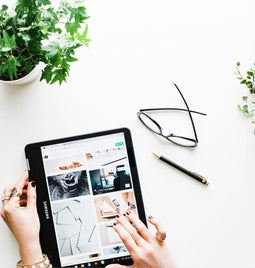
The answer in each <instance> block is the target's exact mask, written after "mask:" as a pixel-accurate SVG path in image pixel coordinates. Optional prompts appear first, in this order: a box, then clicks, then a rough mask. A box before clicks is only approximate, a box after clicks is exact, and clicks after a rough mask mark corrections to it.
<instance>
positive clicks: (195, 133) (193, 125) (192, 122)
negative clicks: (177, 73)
mask: <svg viewBox="0 0 255 268" xmlns="http://www.w3.org/2000/svg"><path fill="white" fill-rule="evenodd" d="M173 84H174V86H175V87H176V89H177V90H178V92H179V93H180V95H181V97H182V99H183V101H184V103H185V105H186V107H187V110H188V113H189V117H190V120H191V124H192V127H193V130H194V135H195V139H196V142H198V138H197V132H196V128H195V124H194V121H193V118H192V115H191V112H190V109H189V106H188V103H187V102H186V100H185V98H184V96H183V95H182V93H181V90H180V89H179V88H178V86H177V85H176V84H175V83H173Z"/></svg>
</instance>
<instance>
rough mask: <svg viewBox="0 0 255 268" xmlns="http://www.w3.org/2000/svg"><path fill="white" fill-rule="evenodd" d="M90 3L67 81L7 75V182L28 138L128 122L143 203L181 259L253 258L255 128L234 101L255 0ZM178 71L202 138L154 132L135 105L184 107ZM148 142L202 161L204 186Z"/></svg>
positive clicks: (10, 241) (2, 96)
mask: <svg viewBox="0 0 255 268" xmlns="http://www.w3.org/2000/svg"><path fill="white" fill-rule="evenodd" d="M86 6H87V12H88V14H89V15H90V16H91V18H90V19H89V37H90V38H91V39H92V42H91V44H90V47H89V48H86V47H83V48H80V49H79V51H78V53H77V56H78V57H79V61H78V62H75V63H73V64H72V67H71V72H70V76H69V78H68V82H67V83H64V84H62V85H61V86H59V85H57V84H55V85H47V84H46V83H45V82H39V80H37V81H35V82H33V83H32V84H29V85H26V86H19V87H13V86H12V87H10V86H6V85H0V87H1V88H0V123H1V132H0V137H1V138H0V148H1V153H0V163H1V169H0V178H1V184H0V192H3V190H4V188H5V187H6V186H7V185H9V184H11V183H13V182H15V181H16V180H17V179H18V178H19V176H20V175H21V174H22V173H23V171H24V170H25V169H26V165H25V159H24V146H25V145H26V144H27V143H30V142H35V141H41V140H46V139H52V138H59V137H65V136H70V135H77V134H83V133H89V132H95V131H98V130H106V129H111V128H119V127H128V128H130V130H131V133H132V136H133V142H134V146H135V152H136V159H137V164H138V169H139V175H140V181H141V186H142V191H143V197H144V202H145V207H146V212H147V214H148V215H149V214H152V215H153V216H154V217H158V218H159V219H160V220H161V221H162V222H163V224H164V225H165V227H166V230H167V233H168V237H167V243H168V245H169V248H170V249H171V252H172V255H173V257H174V259H175V261H176V263H177V264H178V265H179V267H190V268H194V267H196V268H199V267H201V268H211V267H218V268H223V267H224V268H229V267H242V268H244V267H247V268H248V267H249V268H250V267H255V255H254V250H255V229H254V226H255V216H254V215H255V214H254V207H255V194H254V191H255V180H254V146H255V136H254V135H253V126H252V124H251V123H250V121H249V119H247V118H245V117H244V116H243V115H242V114H241V113H240V112H239V111H238V110H237V104H238V103H240V102H241V97H242V95H243V94H244V93H245V92H246V88H245V87H244V86H242V85H240V84H239V82H238V81H237V79H236V77H235V76H234V71H235V70H234V67H235V63H236V62H237V61H239V60H240V61H241V63H242V64H243V67H244V69H245V68H249V67H251V66H252V64H253V61H254V60H255V52H254V51H255V50H254V47H255V35H254V31H253V24H254V8H255V2H254V0H244V1H237V0H233V1H226V0H225V1H222V0H214V1H202V0H194V1H188V0H183V1H167V0H159V1H150V0H149V1H148V0H146V1H145V0H140V1H134V0H129V1H119V0H108V1H105V0H94V1H88V2H87V4H86ZM172 82H175V83H177V85H178V86H179V87H180V89H181V90H182V92H183V94H184V96H185V98H186V99H187V102H188V104H189V106H190V108H191V109H194V110H197V111H201V112H205V113H207V116H206V117H205V116H200V115H194V122H195V125H196V128H197V134H198V139H199V145H198V147H197V148H195V149H191V150H190V149H184V148H181V147H178V146H176V145H173V144H171V143H169V142H167V141H165V140H163V139H161V138H159V137H158V136H156V135H154V134H152V133H151V132H149V131H148V130H147V129H146V128H145V127H144V126H143V125H142V124H141V123H140V122H139V121H138V119H137V116H136V113H137V111H138V110H139V109H140V108H147V107H174V106H175V107H181V108H184V106H183V105H184V104H183V103H182V101H181V99H180V98H179V97H178V96H177V93H176V90H175V88H174V87H173V85H172ZM169 116H171V120H172V122H171V120H170V121H169V123H168V125H167V126H166V127H167V128H169V131H173V132H174V133H175V132H178V130H177V129H178V127H179V128H180V129H182V128H184V129H185V128H187V126H188V127H189V124H190V122H189V120H188V117H185V118H182V119H181V120H179V119H178V121H177V116H178V115H177V114H176V113H175V114H174V115H173V114H169ZM172 123H173V125H172ZM173 126H174V127H173ZM176 134H178V133H176ZM152 152H155V153H159V154H163V155H164V156H166V157H168V158H170V159H172V160H174V161H176V162H177V163H179V164H182V165H183V166H185V167H186V168H188V169H190V170H192V171H195V172H197V173H201V174H202V175H204V176H205V177H207V178H208V181H209V183H210V184H209V186H208V187H204V186H203V185H202V184H201V183H198V182H196V181H195V180H193V179H191V178H190V177H188V176H187V175H185V174H183V173H181V172H179V171H177V170H175V169H174V168H172V167H170V166H166V165H164V164H163V163H162V162H160V161H158V160H157V159H155V158H154V157H153V156H152V154H151V153H152ZM31 224H33V223H31ZM28 232H29V226H28ZM0 233H1V239H0V252H1V267H2V266H3V267H5V268H13V267H15V264H16V261H17V260H18V259H19V254H18V249H17V245H16V242H15V240H14V238H13V236H12V235H11V233H10V232H9V230H8V228H7V227H6V225H5V224H4V222H3V221H0Z"/></svg>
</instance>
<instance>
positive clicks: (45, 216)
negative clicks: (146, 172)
mask: <svg viewBox="0 0 255 268" xmlns="http://www.w3.org/2000/svg"><path fill="white" fill-rule="evenodd" d="M117 133H123V134H124V137H125V142H126V149H127V154H128V160H129V165H130V173H131V177H132V185H133V192H134V194H135V199H136V203H137V212H138V215H139V218H140V219H141V220H142V221H143V222H144V223H145V225H147V222H146V215H145V209H144V204H143V198H142V192H141V187H140V182H139V176H138V169H137V164H136V159H135V152H134V147H133V142H132V137H131V132H130V130H129V129H128V128H118V129H111V130H105V131H100V132H93V133H88V134H82V135H77V136H71V137H65V138H59V139H52V140H47V141H41V142H35V143H30V144H27V145H26V146H25V156H26V160H27V167H28V171H29V179H30V180H31V181H35V182H36V189H37V210H38V214H39V218H40V223H41V230H40V241H41V246H42V250H43V252H44V253H46V254H47V255H48V256H49V258H50V260H51V262H52V265H53V267H61V263H60V256H59V253H58V246H57V237H56V234H55V230H54V224H53V218H52V217H51V215H52V211H51V205H50V202H51V201H50V197H49V194H48V188H47V184H46V179H47V178H46V176H45V171H44V165H43V159H42V153H41V147H43V146H48V145H54V144H58V143H66V142H72V141H77V140H83V139H90V138H95V137H101V136H105V135H111V134H117ZM32 224H33V223H32ZM116 262H117V263H120V264H123V265H130V264H132V262H133V261H132V258H131V257H130V255H129V257H127V256H125V257H124V258H119V259H117V258H114V259H112V258H110V259H104V261H103V262H102V263H101V262H100V261H98V263H99V264H100V267H105V266H106V265H108V264H110V263H116ZM86 265H87V264H84V266H83V267H88V266H86ZM89 265H90V266H89V267H99V266H98V265H97V264H94V265H95V266H93V262H92V263H90V264H89ZM62 267H70V268H72V267H77V266H75V265H72V266H62ZM78 267H79V266H78Z"/></svg>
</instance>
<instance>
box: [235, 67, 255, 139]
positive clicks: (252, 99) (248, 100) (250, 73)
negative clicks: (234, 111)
mask: <svg viewBox="0 0 255 268" xmlns="http://www.w3.org/2000/svg"><path fill="white" fill-rule="evenodd" d="M240 65H241V64H240V62H237V63H236V73H235V74H236V76H237V79H239V80H240V83H241V84H243V85H245V86H246V89H247V92H246V93H245V94H244V95H243V97H242V101H243V104H242V105H240V104H238V109H239V110H240V111H241V112H242V113H243V114H244V115H245V116H247V117H249V118H250V120H251V122H252V124H255V113H254V108H255V67H253V68H250V69H249V70H247V71H246V73H245V75H243V74H242V72H241V70H240ZM254 66H255V63H254ZM253 133H254V135H255V128H254V131H253Z"/></svg>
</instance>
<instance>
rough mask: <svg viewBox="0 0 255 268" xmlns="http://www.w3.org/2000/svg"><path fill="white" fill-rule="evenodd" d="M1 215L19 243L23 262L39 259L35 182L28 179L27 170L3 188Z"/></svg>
mask: <svg viewBox="0 0 255 268" xmlns="http://www.w3.org/2000/svg"><path fill="white" fill-rule="evenodd" d="M1 216H2V218H3V219H4V221H5V222H6V224H7V225H8V227H9V228H10V230H11V231H12V233H13V234H14V236H15V238H16V240H17V242H18V244H19V248H20V255H21V258H22V261H23V263H35V262H37V261H38V260H41V259H42V252H41V246H40V242H39V230H40V222H39V218H38V214H37V209H36V190H35V183H34V182H29V181H28V172H27V171H26V172H25V173H24V174H23V176H22V177H21V178H20V179H19V180H18V181H17V182H16V183H15V184H13V185H11V186H9V187H7V188H6V189H5V190H4V195H3V197H2V211H1Z"/></svg>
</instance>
